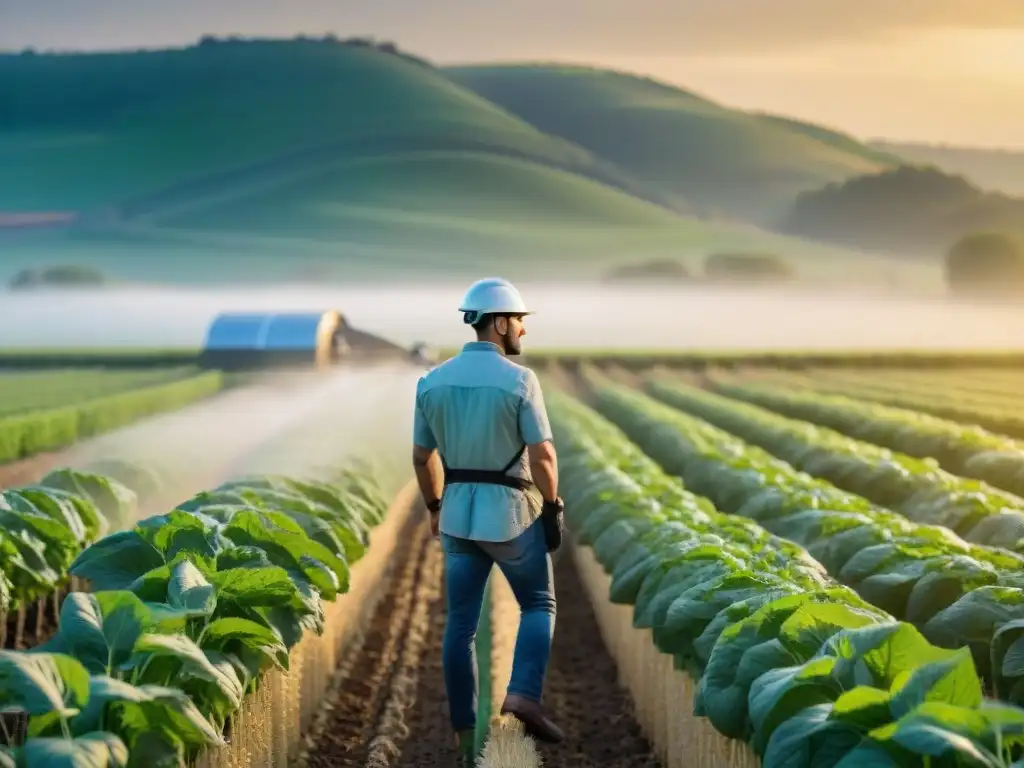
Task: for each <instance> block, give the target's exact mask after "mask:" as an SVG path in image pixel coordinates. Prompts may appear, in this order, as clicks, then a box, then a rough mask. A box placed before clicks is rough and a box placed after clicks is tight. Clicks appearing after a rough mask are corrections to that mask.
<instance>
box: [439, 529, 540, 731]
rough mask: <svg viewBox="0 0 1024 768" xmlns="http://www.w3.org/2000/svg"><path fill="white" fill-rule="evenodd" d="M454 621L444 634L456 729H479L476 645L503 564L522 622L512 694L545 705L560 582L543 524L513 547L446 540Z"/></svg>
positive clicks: (451, 619)
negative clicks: (490, 584)
mask: <svg viewBox="0 0 1024 768" xmlns="http://www.w3.org/2000/svg"><path fill="white" fill-rule="evenodd" d="M441 547H442V549H443V550H444V567H445V578H446V592H447V598H448V621H447V624H446V625H445V630H444V649H443V651H442V661H443V666H444V684H445V688H446V689H447V692H448V710H449V714H450V716H451V723H452V727H453V728H454V729H455V730H457V731H461V730H469V729H472V728H474V727H475V726H476V691H477V669H476V655H475V650H474V645H473V641H474V639H475V638H476V628H477V623H478V622H479V621H480V606H481V604H482V603H483V597H484V588H485V587H486V585H487V577H488V576H489V575H490V572H491V566H492V565H493V564H495V563H497V565H498V567H499V568H500V569H501V572H502V573H503V574H504V575H505V579H506V580H507V581H508V583H509V586H510V587H512V592H513V593H514V594H515V596H516V600H517V601H518V603H519V609H520V611H521V612H522V616H521V618H520V620H519V634H518V635H517V636H516V648H515V656H514V657H513V660H512V677H511V679H510V680H509V685H508V693H509V694H516V695H519V696H522V697H524V698H526V699H531V700H533V701H540V699H541V693H542V691H543V689H544V674H545V672H546V671H547V666H548V655H549V654H550V651H551V637H552V634H553V633H554V630H555V581H554V574H553V572H552V568H551V557H550V556H549V555H548V551H547V543H546V542H545V540H544V528H543V526H542V525H541V522H540V520H537V521H536V522H535V523H534V524H533V525H531V526H530V527H529V528H527V529H526V530H525V531H523V533H521V534H520V535H519V536H517V537H516V538H515V539H512V540H511V541H505V542H500V543H499V542H488V541H470V540H468V539H459V538H456V537H454V536H448V535H447V534H442V535H441Z"/></svg>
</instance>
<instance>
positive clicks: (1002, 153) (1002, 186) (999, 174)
mask: <svg viewBox="0 0 1024 768" xmlns="http://www.w3.org/2000/svg"><path fill="white" fill-rule="evenodd" d="M873 146H874V147H875V148H877V149H879V150H881V151H884V152H894V153H896V154H898V155H900V156H901V157H905V158H906V159H907V160H909V161H910V162H913V163H922V164H926V165H934V166H937V167H939V168H941V169H942V170H944V171H946V172H947V173H954V174H957V175H959V176H966V177H967V178H968V179H970V180H971V181H972V182H974V183H975V184H977V185H978V186H979V187H982V188H984V189H989V190H992V191H996V192H1004V193H1006V194H1008V195H1016V196H1017V197H1024V150H1012V149H976V148H973V147H947V146H937V145H931V144H901V143H889V142H875V143H874V144H873Z"/></svg>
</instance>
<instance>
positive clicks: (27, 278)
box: [10, 265, 107, 290]
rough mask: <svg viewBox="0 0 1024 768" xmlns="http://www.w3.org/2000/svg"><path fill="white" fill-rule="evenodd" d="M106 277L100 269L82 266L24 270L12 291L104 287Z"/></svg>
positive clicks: (19, 274) (12, 286) (13, 280)
mask: <svg viewBox="0 0 1024 768" xmlns="http://www.w3.org/2000/svg"><path fill="white" fill-rule="evenodd" d="M106 282H107V279H106V277H105V276H104V275H103V273H102V272H100V271H99V270H98V269H94V268H92V267H82V266H75V265H70V266H63V265H58V266H53V267H38V268H35V269H23V270H22V271H21V272H19V273H18V274H16V275H15V276H14V278H13V279H12V280H11V282H10V287H11V289H12V290H26V289H29V288H43V287H49V288H53V287H63V288H81V287H87V286H99V285H104V284H105V283H106Z"/></svg>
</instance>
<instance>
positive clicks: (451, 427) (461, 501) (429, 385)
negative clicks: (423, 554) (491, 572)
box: [413, 341, 552, 541]
mask: <svg viewBox="0 0 1024 768" xmlns="http://www.w3.org/2000/svg"><path fill="white" fill-rule="evenodd" d="M551 439H552V438H551V426H550V424H549V423H548V415H547V410H546V409H545V407H544V397H543V395H542V393H541V389H540V382H539V381H538V380H537V375H536V374H535V373H534V372H533V371H531V370H530V369H529V368H524V367H523V366H521V365H517V364H516V363H513V362H512V361H511V360H509V359H508V358H507V357H505V355H503V354H502V353H501V350H500V349H499V348H498V347H497V346H496V345H495V344H491V343H489V342H481V341H477V342H471V343H469V344H467V345H466V346H465V347H463V349H462V352H461V353H460V354H458V355H456V356H455V357H453V358H451V359H449V360H447V361H445V362H444V363H442V364H441V365H439V366H437V367H436V368H434V369H433V370H432V371H430V372H429V373H427V374H426V375H424V376H423V377H422V378H420V380H419V383H418V384H417V386H416V409H415V418H414V425H413V441H414V442H415V443H416V445H419V446H421V447H423V448H430V449H434V448H436V449H437V450H438V451H439V452H440V454H441V455H442V456H443V457H444V460H445V463H446V464H447V465H448V466H449V467H451V468H452V469H487V470H501V469H502V468H504V467H505V466H506V465H507V464H508V463H509V462H510V461H512V459H514V458H515V456H516V454H517V453H519V451H520V450H521V449H522V447H523V446H524V445H535V444H537V443H543V442H545V441H546V440H551ZM508 474H509V475H511V476H514V477H521V478H526V479H529V478H530V462H529V458H528V456H527V455H526V453H525V452H524V453H523V455H522V456H521V457H520V459H519V461H518V462H516V464H515V465H514V466H513V467H512V468H510V469H509V470H508ZM541 502H542V500H541V498H540V495H539V493H538V492H537V491H536V489H531V490H530V491H527V492H525V493H524V492H523V491H518V490H516V489H514V488H507V487H505V486H502V485H490V484H486V483H455V484H453V485H451V486H449V487H448V488H447V489H446V490H445V493H444V498H443V500H442V504H441V532H442V533H446V534H448V535H449V536H457V537H458V538H461V539H472V540H474V541H509V540H511V539H514V538H516V537H517V536H518V535H519V534H520V533H522V532H523V531H525V530H526V529H527V528H529V527H530V525H531V524H532V523H533V522H534V521H535V520H536V519H537V518H538V517H539V515H540V509H541Z"/></svg>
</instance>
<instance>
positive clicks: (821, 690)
mask: <svg viewBox="0 0 1024 768" xmlns="http://www.w3.org/2000/svg"><path fill="white" fill-rule="evenodd" d="M589 379H590V380H589V382H588V383H589V385H590V388H591V389H592V390H593V391H592V392H591V394H593V395H594V396H595V404H596V405H597V407H598V408H599V409H600V410H602V411H605V412H606V413H608V414H609V415H612V417H613V418H612V420H608V419H606V418H604V417H603V416H601V415H599V414H598V413H597V412H596V411H594V410H591V409H590V408H589V407H587V406H585V405H583V404H582V403H581V402H579V401H577V400H574V399H572V398H570V397H569V396H567V395H565V394H563V393H562V392H559V391H557V390H551V391H549V393H548V404H549V408H550V411H551V419H552V425H553V427H554V429H555V432H556V440H557V441H558V445H559V452H560V467H561V469H560V473H561V481H560V482H561V488H562V492H563V495H564V497H565V499H566V511H567V515H568V517H569V522H570V525H571V527H572V529H573V530H574V531H575V533H576V535H577V536H578V538H579V539H580V540H581V541H582V542H583V543H585V544H587V545H589V546H591V547H593V550H594V553H595V555H596V557H597V559H598V560H599V562H600V563H601V564H602V565H603V567H604V568H605V569H606V571H607V572H608V573H609V574H611V576H612V586H611V595H610V597H611V599H612V600H613V601H614V602H616V603H620V604H627V605H631V606H633V621H634V626H635V627H638V628H643V629H649V630H650V632H651V639H652V642H654V643H655V645H656V646H657V647H658V649H659V650H660V651H662V652H664V653H667V654H671V655H672V656H673V657H674V659H675V661H676V666H677V667H678V668H680V669H686V670H688V671H689V672H690V673H691V674H692V675H693V676H694V678H696V679H697V680H699V684H698V689H697V690H698V693H697V698H696V701H695V703H694V707H695V711H696V712H697V714H699V715H702V716H705V717H707V718H708V719H709V720H710V721H711V723H712V724H713V725H714V727H715V728H716V729H717V730H718V731H719V732H721V733H722V734H724V735H725V736H728V737H731V738H735V739H742V740H744V741H746V742H748V743H749V745H750V746H751V747H752V749H753V750H754V752H755V753H756V754H757V755H758V756H760V757H761V759H762V764H763V765H765V766H788V767H793V768H795V767H796V766H842V768H854V767H855V766H866V765H877V766H922V765H934V766H940V765H949V766H953V765H984V766H1006V765H1009V764H1010V761H1012V760H1013V759H1015V758H1018V757H1019V750H1020V748H1021V745H1022V744H1024V710H1021V709H1018V708H1016V707H1013V706H1011V705H1008V704H1005V703H998V702H995V701H992V700H988V699H986V698H985V696H984V693H985V691H984V688H983V683H982V680H981V676H980V675H979V673H978V670H977V667H976V665H975V660H974V658H973V657H972V653H971V650H969V649H968V648H967V647H963V644H955V645H953V646H952V647H946V646H945V644H944V643H938V642H934V641H932V640H930V639H929V638H928V637H927V636H926V633H925V632H924V631H922V629H920V628H918V627H917V626H915V625H914V624H913V623H911V622H908V621H900V620H898V618H899V617H897V616H894V615H892V614H891V613H890V612H889V611H886V610H884V609H883V608H881V607H879V606H877V605H875V604H873V601H872V600H870V599H865V597H864V595H863V594H861V593H860V590H859V589H858V588H859V587H860V586H861V583H856V584H855V585H848V584H843V583H841V582H840V581H839V580H838V579H837V578H835V577H834V568H835V566H836V564H837V563H839V562H841V561H842V560H844V559H845V560H846V561H847V562H852V561H855V560H858V559H862V560H866V561H872V562H873V564H874V566H875V569H872V568H871V567H870V565H869V563H868V562H866V561H865V562H861V563H860V565H859V567H858V568H857V569H856V570H857V571H858V573H861V574H863V577H864V578H863V579H861V582H863V581H864V580H865V579H870V578H872V576H873V573H874V572H876V571H877V570H882V569H881V568H880V567H879V566H881V565H882V564H883V563H884V562H885V558H884V557H878V556H877V555H876V556H874V557H867V558H864V557H863V556H862V555H861V551H867V550H868V549H871V545H870V544H865V543H857V542H856V541H854V540H851V538H852V539H856V538H857V536H856V535H855V536H853V537H848V538H847V539H846V540H845V541H843V542H837V543H836V546H831V547H830V546H829V545H828V544H827V541H828V540H829V539H830V538H832V534H833V533H837V534H838V535H839V536H842V535H844V533H845V532H844V531H843V529H841V528H839V529H831V527H830V525H829V524H828V523H827V521H826V520H825V519H822V521H821V523H819V522H817V521H816V520H815V517H814V515H815V513H816V511H817V510H818V509H820V508H825V509H830V507H831V504H830V502H832V501H836V502H839V501H841V500H843V499H844V498H847V497H844V495H843V494H842V493H841V492H839V491H834V490H832V491H830V490H829V487H828V486H827V485H826V484H822V483H816V482H815V481H814V480H812V479H811V478H809V477H807V476H802V475H801V474H800V473H797V472H795V471H793V470H792V469H791V468H790V469H789V471H788V472H787V471H786V466H785V465H784V464H783V463H781V462H778V461H777V460H774V462H775V463H774V464H772V459H771V458H770V457H768V456H767V455H766V454H764V453H760V454H758V453H757V452H752V453H750V454H745V453H744V452H742V451H740V450H739V446H738V445H736V444H735V443H734V444H732V445H726V444H724V443H719V442H716V438H717V437H719V436H721V435H722V434H723V433H721V432H720V431H718V432H717V433H716V432H714V431H712V430H713V428H710V427H708V429H704V430H702V429H698V422H699V420H695V419H689V420H688V421H687V422H686V423H683V422H676V421H673V420H672V419H670V418H668V415H669V414H670V413H678V412H677V411H674V410H673V409H671V408H668V407H667V406H659V405H658V404H657V403H654V402H653V401H651V400H650V399H647V398H644V397H643V395H638V394H636V393H633V392H630V391H628V390H627V389H626V388H624V387H619V386H617V385H614V384H612V383H610V382H608V381H607V380H603V379H600V378H599V377H597V376H595V375H591V376H590V377H589ZM662 409H664V410H662ZM683 418H688V417H683ZM613 421H620V422H621V423H622V424H623V426H625V427H627V429H626V430H625V431H623V430H622V429H620V428H619V427H618V426H616V425H615V424H614V423H613ZM627 433H628V434H627ZM630 436H632V437H633V438H635V439H636V440H637V441H638V442H637V443H634V442H631V441H630V439H629V438H630ZM641 447H643V448H644V449H646V450H647V452H648V453H651V454H652V455H653V456H654V458H657V459H658V462H656V461H655V460H654V458H651V457H649V456H648V455H647V453H645V452H644V451H642V450H641ZM684 452H685V453H684ZM662 457H666V458H670V459H671V461H672V466H671V468H670V469H669V471H668V472H666V471H665V469H663V468H662V466H660V461H661V458H662ZM716 457H717V458H716ZM684 468H686V473H687V474H686V477H685V478H684V482H680V481H679V479H678V478H677V477H675V476H673V475H674V474H676V473H677V472H679V473H680V474H682V470H683V469H684ZM669 472H672V474H669ZM691 481H692V483H693V485H691ZM694 486H697V487H694ZM701 489H704V490H708V491H710V490H714V489H717V490H715V495H716V496H717V498H716V499H715V503H712V499H710V498H709V497H707V496H706V495H698V494H702V490H701ZM730 494H732V496H733V499H732V500H731V501H730V499H729V496H730ZM829 494H833V495H832V496H831V497H830V495H829ZM744 499H746V502H747V503H748V504H749V505H751V507H750V508H751V509H753V508H755V507H756V509H757V510H759V511H760V512H761V514H760V519H761V520H764V521H765V523H766V525H765V526H764V527H763V526H762V525H761V524H759V522H758V521H755V519H753V518H754V516H753V515H747V514H745V513H742V512H741V513H740V514H727V513H726V512H725V511H721V510H722V508H724V509H730V508H737V507H741V506H743V503H744ZM816 500H820V501H821V502H822V503H821V504H820V506H819V504H818V503H816ZM848 501H849V507H850V510H851V511H850V512H849V514H851V515H856V514H861V515H862V518H863V521H864V522H865V523H867V522H869V521H870V520H871V515H870V513H871V512H872V511H875V510H874V508H872V507H871V506H870V504H869V503H867V502H866V501H857V500H856V499H854V498H852V497H849V498H848ZM840 509H842V508H840ZM854 510H856V511H854ZM832 514H844V513H843V512H835V513H834V512H832V511H829V512H827V513H825V515H826V517H827V516H828V515H832ZM890 516H891V517H893V518H896V516H895V515H890ZM801 518H802V519H801ZM783 520H788V521H789V522H788V523H787V524H786V525H784V526H783V525H781V521H783ZM769 523H774V524H777V527H785V528H786V529H787V535H785V536H783V535H779V534H778V533H776V532H775V530H774V528H773V527H771V526H770V525H769ZM908 526H909V524H908ZM815 529H816V530H817V531H818V535H811V536H806V537H805V538H806V539H807V540H809V541H812V542H814V544H815V548H814V549H812V550H811V551H808V550H806V549H804V548H803V547H802V546H800V545H799V544H798V543H796V541H795V540H796V539H799V538H800V535H799V534H800V533H801V532H802V531H812V530H815ZM847 530H849V531H853V530H855V529H854V528H852V527H851V528H848V529H847ZM902 533H905V534H908V535H906V536H905V538H906V539H908V540H914V538H915V537H914V534H915V533H920V538H921V544H922V549H926V548H927V545H928V544H932V543H936V542H940V541H941V540H942V539H941V536H940V535H939V532H938V531H934V530H923V531H914V530H908V531H905V532H902ZM894 540H895V537H893V539H890V541H894ZM862 541H863V540H862ZM900 546H901V543H897V546H896V547H895V548H894V549H896V550H899V549H900ZM964 547H965V548H966V549H968V550H970V547H969V546H968V545H964ZM815 549H816V550H817V552H816V553H815ZM815 554H817V555H818V556H819V557H820V559H816V558H815V556H813V555H815ZM992 554H993V557H995V556H996V555H995V553H992ZM829 555H831V558H830V557H829ZM1008 557H1010V559H1011V560H1012V559H1013V558H1012V556H1008ZM825 562H830V564H831V565H832V568H829V567H828V566H826V564H825ZM993 568H994V566H993ZM839 570H842V568H840V569H839ZM882 580H883V581H884V577H883V579H882ZM880 591H882V590H880ZM933 618H934V617H933ZM1015 653H1019V651H1016V650H1015Z"/></svg>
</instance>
